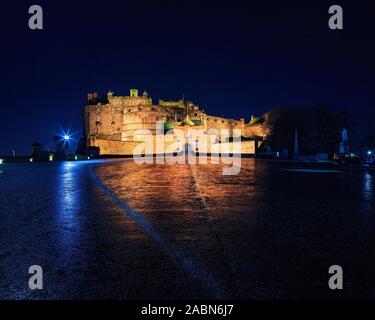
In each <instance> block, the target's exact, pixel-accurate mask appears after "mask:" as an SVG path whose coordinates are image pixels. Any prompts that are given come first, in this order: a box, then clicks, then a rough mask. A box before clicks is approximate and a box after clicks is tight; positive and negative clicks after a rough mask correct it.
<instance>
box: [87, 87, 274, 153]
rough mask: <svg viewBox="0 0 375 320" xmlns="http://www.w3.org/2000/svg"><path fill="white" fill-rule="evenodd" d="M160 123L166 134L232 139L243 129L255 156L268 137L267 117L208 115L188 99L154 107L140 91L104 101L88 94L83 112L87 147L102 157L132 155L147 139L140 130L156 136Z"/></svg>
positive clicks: (243, 134)
mask: <svg viewBox="0 0 375 320" xmlns="http://www.w3.org/2000/svg"><path fill="white" fill-rule="evenodd" d="M158 121H162V122H164V129H165V130H173V129H180V130H184V131H186V130H188V129H190V130H203V131H204V132H209V131H210V130H211V129H217V130H221V129H227V130H229V134H230V135H232V132H233V130H234V129H241V135H242V137H244V138H247V139H246V141H248V142H247V143H248V144H249V143H250V142H251V145H252V147H251V148H250V149H249V150H248V153H254V152H255V151H256V150H255V149H256V147H257V145H258V142H259V141H262V140H263V139H264V138H266V137H267V136H268V134H269V128H268V126H267V124H266V123H267V115H264V116H263V117H261V118H254V117H252V118H251V120H250V122H249V123H245V120H244V119H239V120H234V119H226V118H223V117H217V116H211V115H207V114H206V113H205V112H204V110H202V109H201V108H200V107H199V106H198V105H196V104H194V103H193V102H192V101H186V100H185V99H181V100H178V101H171V100H169V101H164V100H159V103H158V104H157V105H155V104H153V102H152V99H151V97H149V95H148V93H147V92H146V91H145V92H143V94H142V95H139V93H138V90H137V89H131V90H130V95H129V96H115V95H114V93H113V92H111V91H110V92H108V94H107V95H106V96H105V97H102V98H99V97H98V94H97V93H90V94H88V102H87V105H86V106H85V109H84V128H85V141H86V147H87V148H93V147H94V148H99V149H100V154H101V155H131V154H132V152H133V150H134V147H135V146H136V145H137V144H139V143H141V142H142V141H145V139H146V138H147V137H146V135H147V133H146V134H144V133H140V130H149V131H148V132H150V133H151V134H152V135H156V134H157V131H156V123H157V122H158ZM177 151H178V150H177Z"/></svg>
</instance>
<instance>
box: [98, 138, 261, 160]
mask: <svg viewBox="0 0 375 320" xmlns="http://www.w3.org/2000/svg"><path fill="white" fill-rule="evenodd" d="M159 139H163V140H164V146H165V149H164V150H165V153H169V152H181V151H183V150H184V149H185V141H182V142H180V143H176V141H168V139H165V136H159ZM152 141H153V144H152V150H151V152H145V154H160V152H157V147H156V138H155V137H153V140H152ZM186 142H187V141H186ZM256 144H257V142H256V141H242V142H241V143H240V142H227V143H220V144H219V143H215V144H213V145H211V144H207V145H205V146H203V145H200V144H198V145H196V146H191V148H192V149H194V148H195V147H199V148H198V150H194V151H198V152H200V153H214V154H216V153H220V152H221V153H223V152H226V153H232V152H234V153H237V152H238V151H240V153H241V154H248V155H253V154H255V152H256ZM92 145H93V146H96V147H99V148H100V154H101V155H122V156H132V155H133V154H134V150H135V148H137V147H140V146H141V145H142V146H143V145H144V142H136V141H112V140H106V139H95V140H94V141H92ZM142 150H143V151H141V152H142V154H143V152H144V151H145V149H144V148H142Z"/></svg>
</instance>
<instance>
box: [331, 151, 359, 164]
mask: <svg viewBox="0 0 375 320" xmlns="http://www.w3.org/2000/svg"><path fill="white" fill-rule="evenodd" d="M333 160H334V161H336V162H337V163H339V164H360V163H364V162H365V161H364V159H363V158H361V157H359V156H357V155H355V154H354V153H350V152H347V153H335V154H334V155H333Z"/></svg>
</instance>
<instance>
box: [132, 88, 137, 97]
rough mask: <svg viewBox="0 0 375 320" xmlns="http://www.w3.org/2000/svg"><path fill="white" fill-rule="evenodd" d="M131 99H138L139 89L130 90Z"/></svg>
mask: <svg viewBox="0 0 375 320" xmlns="http://www.w3.org/2000/svg"><path fill="white" fill-rule="evenodd" d="M130 97H133V98H138V89H130Z"/></svg>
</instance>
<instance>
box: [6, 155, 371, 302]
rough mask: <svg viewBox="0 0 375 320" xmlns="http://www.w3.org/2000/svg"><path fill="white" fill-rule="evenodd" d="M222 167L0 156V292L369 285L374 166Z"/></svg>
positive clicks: (358, 294) (144, 293) (21, 295)
mask: <svg viewBox="0 0 375 320" xmlns="http://www.w3.org/2000/svg"><path fill="white" fill-rule="evenodd" d="M222 169H223V165H212V164H207V165H203V164H199V165H189V164H184V165H173V166H171V165H142V166H139V165H137V164H135V163H134V162H133V161H132V160H131V159H128V160H112V161H109V160H108V161H104V160H103V161H83V162H62V163H40V164H38V163H32V164H31V163H30V164H5V165H0V243H1V247H0V299H184V298H197V299H205V298H229V299H230V298H233V299H286V298H292V299H296V298H307V299H308V298H332V299H337V298H363V297H364V298H375V252H374V248H375V233H374V230H375V228H374V227H375V175H374V172H373V171H367V170H359V171H350V170H342V169H341V168H334V169H332V168H328V169H327V168H325V169H324V170H319V169H316V168H315V169H314V168H313V169H311V168H308V169H306V168H304V167H303V166H302V165H296V164H293V165H291V164H287V163H276V162H272V161H266V160H260V159H257V160H256V159H242V170H241V172H240V174H238V175H235V176H223V175H222ZM31 265H40V266H42V268H43V270H44V289H43V290H40V291H31V290H30V289H29V288H28V279H29V276H30V275H29V274H28V268H29V266H31ZM331 265H341V266H342V268H343V269H344V290H342V291H340V292H338V291H331V290H329V289H328V279H329V274H328V268H329V266H331Z"/></svg>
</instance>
